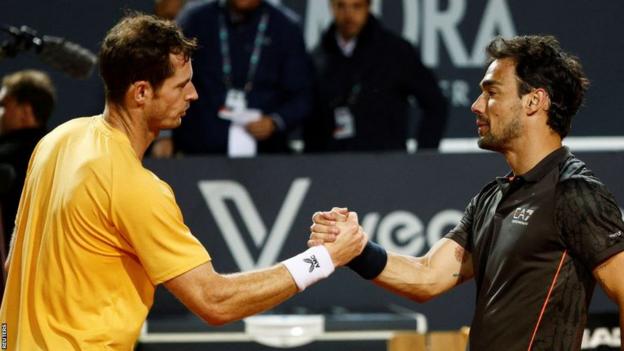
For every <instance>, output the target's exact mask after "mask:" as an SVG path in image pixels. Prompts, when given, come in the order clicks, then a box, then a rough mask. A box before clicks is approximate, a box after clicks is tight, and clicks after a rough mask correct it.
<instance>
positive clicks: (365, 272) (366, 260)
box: [347, 241, 388, 280]
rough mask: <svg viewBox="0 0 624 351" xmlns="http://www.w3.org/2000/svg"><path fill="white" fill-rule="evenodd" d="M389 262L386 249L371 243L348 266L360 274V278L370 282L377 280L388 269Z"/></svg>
mask: <svg viewBox="0 0 624 351" xmlns="http://www.w3.org/2000/svg"><path fill="white" fill-rule="evenodd" d="M387 262H388V254H387V253H386V249H384V248H383V247H381V245H378V244H375V243H374V242H372V241H369V242H368V243H366V246H364V250H362V253H361V254H360V255H359V256H357V257H356V258H354V259H352V260H351V262H349V263H347V266H349V268H351V269H352V270H353V271H354V272H355V273H357V274H359V275H360V277H362V278H364V279H369V280H370V279H375V278H377V276H378V275H379V274H381V272H382V271H383V270H384V268H386V263H387Z"/></svg>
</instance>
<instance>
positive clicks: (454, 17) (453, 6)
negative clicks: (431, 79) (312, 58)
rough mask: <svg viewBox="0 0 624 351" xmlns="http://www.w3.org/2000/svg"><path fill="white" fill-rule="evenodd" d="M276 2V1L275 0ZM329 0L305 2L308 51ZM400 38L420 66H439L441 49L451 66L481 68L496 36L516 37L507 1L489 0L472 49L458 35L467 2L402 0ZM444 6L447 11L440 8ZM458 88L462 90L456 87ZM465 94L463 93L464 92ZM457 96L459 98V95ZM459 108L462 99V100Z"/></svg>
mask: <svg viewBox="0 0 624 351" xmlns="http://www.w3.org/2000/svg"><path fill="white" fill-rule="evenodd" d="M276 1H277V0H276ZM329 1H330V0H308V2H307V6H306V14H305V26H304V36H305V41H306V45H307V47H308V49H312V48H314V47H316V45H317V44H318V42H319V40H320V38H321V34H322V32H323V31H324V30H325V29H326V28H327V27H328V26H329V24H330V23H331V22H332V15H331V11H330V4H329ZM401 4H402V6H403V11H402V13H403V28H402V31H401V33H402V34H403V37H404V38H405V39H407V40H409V41H410V42H412V43H413V44H414V45H419V46H420V48H421V55H422V60H423V63H424V64H425V65H427V66H429V67H438V66H439V65H440V56H441V54H442V51H443V50H446V52H448V55H449V57H450V59H451V63H452V64H453V65H454V66H455V67H459V68H477V67H481V66H483V64H484V61H485V51H484V49H485V46H486V45H487V43H489V41H490V40H492V39H493V38H494V37H496V36H497V35H501V36H504V37H512V36H514V35H516V29H515V25H514V22H513V17H512V13H511V10H510V8H509V5H508V4H507V0H488V1H487V3H486V6H485V10H484V12H483V15H482V16H481V21H480V23H479V27H478V29H477V33H476V36H475V41H474V44H473V46H472V50H471V51H470V52H468V47H469V45H468V44H467V43H466V42H465V41H464V40H466V38H472V37H473V36H474V35H475V34H474V33H467V34H465V35H464V36H463V37H462V35H460V31H459V25H460V24H461V22H462V21H463V20H464V17H465V16H466V9H467V0H446V1H443V0H403V1H402V2H401ZM444 5H446V8H441V7H442V6H444ZM382 8H383V1H382V0H373V2H372V3H371V12H372V13H374V14H375V15H378V16H380V17H382V13H381V12H382ZM458 89H463V87H461V86H458ZM464 91H465V90H464ZM457 96H460V95H459V94H458V95H457ZM460 101H462V103H461V105H459V102H458V103H457V104H458V105H455V106H466V105H465V104H464V101H465V99H461V100H460Z"/></svg>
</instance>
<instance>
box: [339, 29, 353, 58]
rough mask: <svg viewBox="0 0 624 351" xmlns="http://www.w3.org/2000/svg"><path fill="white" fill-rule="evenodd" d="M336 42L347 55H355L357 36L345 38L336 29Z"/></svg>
mask: <svg viewBox="0 0 624 351" xmlns="http://www.w3.org/2000/svg"><path fill="white" fill-rule="evenodd" d="M336 44H338V48H339V49H340V51H341V52H342V53H343V55H345V56H346V57H351V56H352V55H353V50H355V45H356V44H357V37H355V38H353V39H350V40H345V39H344V38H343V37H342V36H341V35H340V34H339V33H338V31H336Z"/></svg>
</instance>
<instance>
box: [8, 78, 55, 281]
mask: <svg viewBox="0 0 624 351" xmlns="http://www.w3.org/2000/svg"><path fill="white" fill-rule="evenodd" d="M54 100H55V93H54V87H53V86H52V82H51V81H50V78H49V77H48V76H47V75H46V74H45V73H43V72H40V71H35V70H26V71H19V72H15V73H13V74H10V75H7V76H5V77H4V79H3V80H2V87H1V88H0V208H1V209H2V211H1V217H2V222H1V223H0V233H3V235H2V236H3V238H2V242H1V243H0V244H1V245H2V246H1V250H0V252H1V253H3V254H6V253H7V252H8V246H9V240H10V237H11V233H12V232H13V226H14V221H15V214H16V212H17V205H18V204H19V198H20V195H21V192H22V186H23V184H24V177H25V176H26V167H27V166H28V160H29V159H30V154H31V153H32V151H33V149H34V148H35V145H36V144H37V142H38V141H39V139H41V137H43V135H44V134H45V133H46V123H47V121H48V118H49V117H50V115H51V114H52V110H53V109H54ZM2 263H3V264H4V257H3V258H2ZM2 286H4V284H2Z"/></svg>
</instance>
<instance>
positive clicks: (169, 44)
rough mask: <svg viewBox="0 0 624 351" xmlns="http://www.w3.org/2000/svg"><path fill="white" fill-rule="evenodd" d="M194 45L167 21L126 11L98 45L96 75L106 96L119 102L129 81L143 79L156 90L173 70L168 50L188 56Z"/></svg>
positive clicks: (186, 57)
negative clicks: (98, 64) (100, 80)
mask: <svg viewBox="0 0 624 351" xmlns="http://www.w3.org/2000/svg"><path fill="white" fill-rule="evenodd" d="M196 48H197V44H196V41H195V39H188V38H186V37H185V36H184V34H182V31H181V30H180V28H178V27H177V26H176V24H175V23H173V22H171V21H166V20H162V19H159V18H157V17H155V16H150V15H144V14H141V13H138V12H132V13H128V14H127V15H126V16H125V17H124V18H122V19H121V21H119V23H117V24H116V25H115V26H114V27H113V28H111V29H110V30H109V31H108V33H107V34H106V38H104V42H103V43H102V47H101V49H100V55H99V60H100V76H101V77H102V80H104V85H105V89H106V99H107V100H110V101H112V102H115V103H122V101H123V97H124V95H125V93H126V91H127V90H128V87H130V85H132V83H134V82H137V81H141V80H145V81H148V82H149V83H150V84H151V85H152V87H153V88H154V89H156V90H158V89H159V88H160V86H161V85H162V83H163V82H164V81H165V79H167V78H168V77H170V76H172V75H173V73H174V67H173V66H172V64H171V61H170V58H169V54H174V55H183V56H184V59H185V60H189V59H190V57H191V55H192V53H193V52H194V51H195V49H196Z"/></svg>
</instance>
